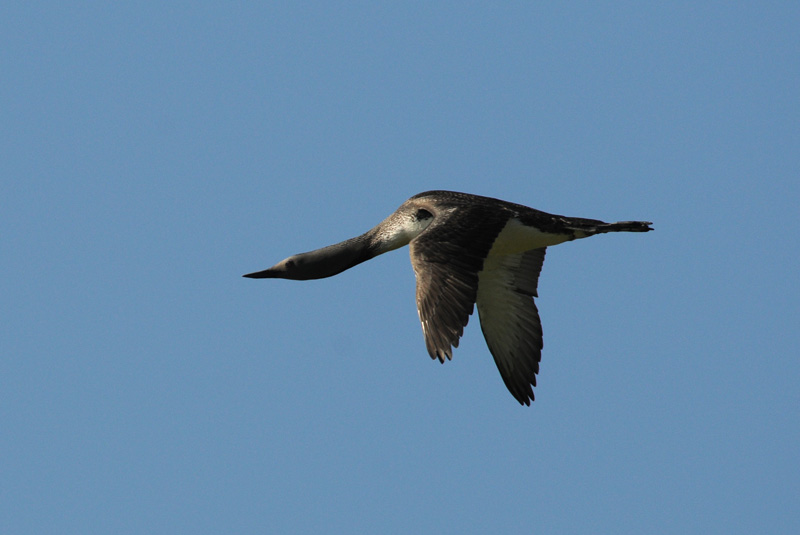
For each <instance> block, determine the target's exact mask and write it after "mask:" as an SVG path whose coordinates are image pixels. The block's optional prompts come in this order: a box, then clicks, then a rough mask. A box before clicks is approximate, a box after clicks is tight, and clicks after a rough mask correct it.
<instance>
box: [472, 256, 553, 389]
mask: <svg viewBox="0 0 800 535" xmlns="http://www.w3.org/2000/svg"><path fill="white" fill-rule="evenodd" d="M544 255H545V248H541V249H534V250H532V251H527V252H524V253H520V254H515V255H507V256H503V257H499V258H490V259H488V260H487V262H486V264H485V265H484V269H483V271H482V272H481V273H480V281H479V287H478V296H477V303H478V314H479V316H480V319H481V329H482V330H483V336H484V338H486V345H488V346H489V351H490V352H491V353H492V356H493V357H494V362H495V364H497V369H498V370H500V376H501V377H502V378H503V382H504V383H505V384H506V387H507V388H508V390H509V392H511V394H512V395H513V396H514V397H515V398H516V399H517V401H519V402H520V403H522V404H525V405H530V404H531V401H533V387H534V386H536V374H537V373H539V361H540V360H541V357H542V346H543V341H542V322H541V320H540V319H539V311H538V310H537V309H536V303H534V301H533V297H534V296H536V295H537V286H538V284H539V273H540V272H541V271H542V263H543V262H544Z"/></svg>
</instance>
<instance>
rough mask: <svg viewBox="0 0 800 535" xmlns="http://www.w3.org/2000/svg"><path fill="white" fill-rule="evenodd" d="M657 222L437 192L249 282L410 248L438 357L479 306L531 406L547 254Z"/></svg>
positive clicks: (495, 348)
mask: <svg viewBox="0 0 800 535" xmlns="http://www.w3.org/2000/svg"><path fill="white" fill-rule="evenodd" d="M651 224H652V223H650V222H647V221H621V222H618V223H604V222H603V221H598V220H596V219H583V218H578V217H564V216H560V215H552V214H548V213H545V212H541V211H539V210H534V209H533V208H528V207H527V206H522V205H520V204H514V203H510V202H506V201H501V200H499V199H492V198H490V197H481V196H478V195H470V194H467V193H457V192H453V191H427V192H425V193H420V194H418V195H414V196H413V197H411V198H410V199H409V200H407V201H406V202H404V203H403V204H402V205H401V206H400V208H398V209H397V211H395V213H393V214H392V215H390V216H389V217H387V218H386V219H385V220H384V221H383V222H381V224H380V225H378V226H376V227H375V228H373V229H372V230H369V231H367V232H365V233H364V234H362V235H361V236H357V237H355V238H351V239H349V240H347V241H343V242H341V243H337V244H335V245H330V246H328V247H324V248H322V249H317V250H315V251H311V252H308V253H302V254H296V255H294V256H290V257H289V258H287V259H286V260H283V261H281V262H279V263H277V264H275V265H274V266H272V267H271V268H269V269H267V270H265V271H259V272H256V273H250V274H247V275H244V276H245V277H249V278H252V279H270V278H278V279H294V280H309V279H321V278H324V277H331V276H333V275H336V274H338V273H341V272H342V271H344V270H346V269H349V268H351V267H353V266H355V265H357V264H360V263H361V262H364V261H366V260H369V259H370V258H374V257H376V256H378V255H379V254H383V253H385V252H387V251H391V250H394V249H397V248H399V247H402V246H404V245H407V244H409V243H410V244H411V247H410V249H411V264H412V266H413V268H414V273H415V275H416V277H417V309H418V312H419V318H420V321H421V322H422V332H423V334H424V336H425V344H426V346H427V348H428V353H430V355H431V358H434V359H436V358H438V359H439V360H440V361H441V362H444V361H445V358H447V359H451V358H452V357H453V349H452V348H453V347H458V340H459V338H460V337H461V334H462V333H463V332H464V327H465V326H466V325H467V322H468V321H469V316H470V315H471V314H472V310H473V305H475V304H477V305H478V315H479V317H480V321H481V329H482V330H483V336H484V338H486V344H487V345H488V346H489V351H490V352H491V353H492V356H493V357H494V361H495V363H496V364H497V368H498V369H499V370H500V375H501V377H502V378H503V382H505V384H506V386H507V387H508V390H509V391H510V392H511V394H512V395H513V396H514V397H515V398H516V399H517V401H519V402H520V403H521V404H525V405H530V404H531V401H532V400H533V388H532V387H534V386H536V374H537V373H539V361H540V360H541V355H542V323H541V320H540V319H539V311H538V310H537V309H536V304H535V303H534V301H533V298H534V297H538V294H537V292H536V287H537V285H538V282H539V273H540V272H541V270H542V263H543V262H544V255H545V249H546V248H547V247H548V246H550V245H557V244H559V243H563V242H565V241H569V240H575V239H578V238H586V237H588V236H594V235H595V234H603V233H606V232H647V231H650V230H653V229H652V228H651V227H650V225H651Z"/></svg>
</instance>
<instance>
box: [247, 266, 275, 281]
mask: <svg viewBox="0 0 800 535" xmlns="http://www.w3.org/2000/svg"><path fill="white" fill-rule="evenodd" d="M242 277H247V278H248V279H274V278H276V277H277V275H276V274H275V272H274V271H273V270H272V268H269V269H265V270H264V271H256V272H255V273H248V274H247V275H242Z"/></svg>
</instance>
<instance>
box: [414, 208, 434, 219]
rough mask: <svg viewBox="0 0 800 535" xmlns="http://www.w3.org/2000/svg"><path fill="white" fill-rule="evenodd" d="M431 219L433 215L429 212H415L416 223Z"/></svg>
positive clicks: (420, 210)
mask: <svg viewBox="0 0 800 535" xmlns="http://www.w3.org/2000/svg"><path fill="white" fill-rule="evenodd" d="M431 217H433V214H431V213H430V212H429V211H427V210H424V209H422V208H420V209H419V210H417V213H416V218H417V221H419V220H420V219H430V218H431Z"/></svg>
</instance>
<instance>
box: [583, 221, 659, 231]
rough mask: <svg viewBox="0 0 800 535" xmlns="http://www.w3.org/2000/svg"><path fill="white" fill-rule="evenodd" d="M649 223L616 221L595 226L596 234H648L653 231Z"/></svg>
mask: <svg viewBox="0 0 800 535" xmlns="http://www.w3.org/2000/svg"><path fill="white" fill-rule="evenodd" d="M652 224H653V223H652V222H650V221H618V222H617V223H603V224H601V225H597V234H603V233H604V232H649V231H651V230H653V227H651V226H650V225H652Z"/></svg>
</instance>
